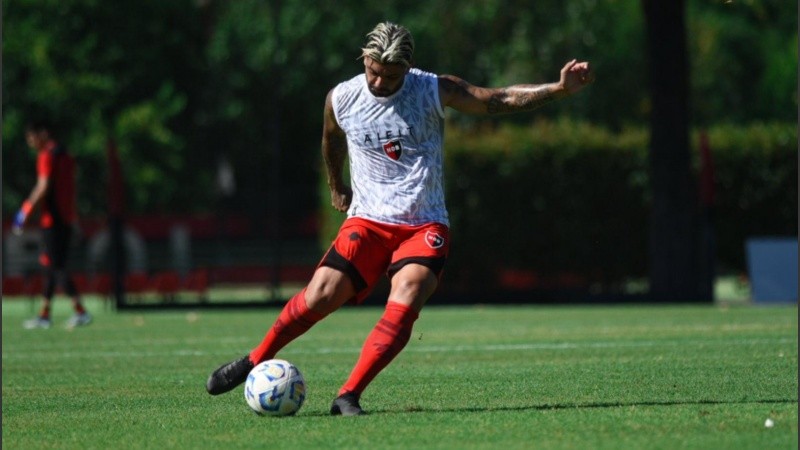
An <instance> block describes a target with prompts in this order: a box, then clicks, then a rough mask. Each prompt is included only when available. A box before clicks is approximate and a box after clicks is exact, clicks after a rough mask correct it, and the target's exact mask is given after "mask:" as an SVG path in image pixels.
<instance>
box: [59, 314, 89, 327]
mask: <svg viewBox="0 0 800 450" xmlns="http://www.w3.org/2000/svg"><path fill="white" fill-rule="evenodd" d="M90 323H92V316H91V315H90V314H89V313H87V312H85V313H81V314H75V315H74V316H72V317H70V318H69V320H67V323H66V324H64V326H66V327H67V328H75V327H82V326H85V325H89V324H90Z"/></svg>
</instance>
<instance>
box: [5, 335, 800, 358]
mask: <svg viewBox="0 0 800 450" xmlns="http://www.w3.org/2000/svg"><path fill="white" fill-rule="evenodd" d="M790 343H794V344H797V340H796V339H790V338H775V339H770V338H764V339H725V340H722V339H721V340H713V341H708V340H701V341H697V340H695V341H687V340H674V341H635V342H619V341H608V342H580V343H573V342H556V343H529V344H475V345H425V344H421V345H413V344H412V345H409V346H408V347H406V349H405V350H404V352H412V353H445V352H447V353H452V352H485V351H527V350H531V351H535V350H576V349H585V348H588V349H592V348H641V347H673V346H686V345H699V346H702V345H725V346H726V347H729V346H731V345H740V346H751V345H780V344H790ZM242 351H244V350H242ZM290 351H291V353H292V354H295V355H327V354H358V353H359V352H361V347H322V348H316V349H291V350H290ZM221 354H222V353H221V352H207V351H204V350H190V349H182V350H174V351H164V352H159V351H127V352H121V351H97V350H90V351H81V352H61V351H47V350H45V351H41V350H39V351H37V352H35V353H34V354H31V353H30V352H28V351H13V350H12V349H8V348H7V349H5V350H4V351H3V360H18V359H25V360H28V361H30V360H33V359H48V360H51V359H58V358H151V357H164V356H185V357H198V356H211V355H221Z"/></svg>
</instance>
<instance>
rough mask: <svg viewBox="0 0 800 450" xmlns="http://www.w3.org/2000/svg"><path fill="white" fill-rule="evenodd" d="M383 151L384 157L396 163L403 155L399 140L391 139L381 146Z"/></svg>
mask: <svg viewBox="0 0 800 450" xmlns="http://www.w3.org/2000/svg"><path fill="white" fill-rule="evenodd" d="M383 151H384V153H386V156H388V157H389V158H391V159H393V160H395V161H397V160H398V159H400V156H401V155H402V154H403V146H402V145H401V144H400V139H392V140H391V141H389V142H387V143H385V144H383Z"/></svg>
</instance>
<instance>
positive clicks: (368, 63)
mask: <svg viewBox="0 0 800 450" xmlns="http://www.w3.org/2000/svg"><path fill="white" fill-rule="evenodd" d="M364 70H365V73H366V74H367V86H368V87H369V91H370V92H371V93H372V95H374V96H376V97H388V96H390V95H392V94H394V93H395V92H397V91H398V90H400V88H401V87H403V80H405V76H406V73H407V72H408V69H407V68H406V67H405V66H403V65H402V64H381V63H379V62H377V61H375V60H374V59H372V58H364Z"/></svg>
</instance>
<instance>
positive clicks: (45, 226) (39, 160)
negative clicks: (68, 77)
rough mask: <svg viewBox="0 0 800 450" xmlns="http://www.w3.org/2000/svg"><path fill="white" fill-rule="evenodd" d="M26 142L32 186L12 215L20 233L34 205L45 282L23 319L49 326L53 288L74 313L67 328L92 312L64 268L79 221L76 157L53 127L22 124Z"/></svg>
mask: <svg viewBox="0 0 800 450" xmlns="http://www.w3.org/2000/svg"><path fill="white" fill-rule="evenodd" d="M25 140H26V142H27V144H28V146H29V147H30V148H31V149H32V150H34V151H35V152H36V153H37V156H36V184H35V185H34V187H33V189H32V190H31V193H30V195H29V196H28V198H27V199H26V200H25V201H24V202H23V203H22V207H21V208H20V210H19V212H18V213H17V215H16V216H15V217H14V223H13V231H14V232H15V233H17V234H19V233H21V232H22V230H23V228H24V227H25V225H26V224H27V223H28V219H29V218H30V217H31V213H32V212H33V211H34V210H35V209H36V208H37V207H38V208H39V210H40V226H41V230H42V253H41V255H40V256H39V262H40V264H41V265H42V267H43V269H44V275H45V282H44V292H43V293H42V295H43V301H42V309H41V311H40V312H39V315H38V316H36V317H35V318H33V319H30V320H27V321H25V323H24V324H23V325H24V327H25V328H28V329H33V328H50V325H51V321H50V309H51V302H52V299H53V294H54V293H55V290H56V288H57V287H58V286H60V287H61V288H62V289H63V290H64V293H65V294H67V295H68V296H69V297H70V298H71V299H72V305H73V309H74V310H75V314H74V315H73V316H72V317H71V318H70V319H69V320H68V321H67V323H66V326H67V327H68V328H73V327H77V326H82V325H88V324H89V323H91V321H92V317H91V315H90V314H89V313H88V312H87V311H86V309H84V307H83V304H82V303H81V299H80V294H79V293H78V290H77V289H76V287H75V283H74V282H73V281H72V278H71V277H70V274H69V271H68V270H67V260H68V257H69V248H70V239H71V237H72V230H73V227H75V226H76V224H77V220H78V214H77V205H76V188H75V176H76V173H75V170H76V169H75V160H74V159H73V158H72V155H70V154H69V153H68V152H67V148H66V147H65V146H63V145H62V144H60V143H59V142H57V141H56V139H55V136H54V133H53V127H52V126H51V125H50V124H49V123H47V122H44V121H34V122H31V123H30V124H28V125H27V126H26V128H25Z"/></svg>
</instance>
